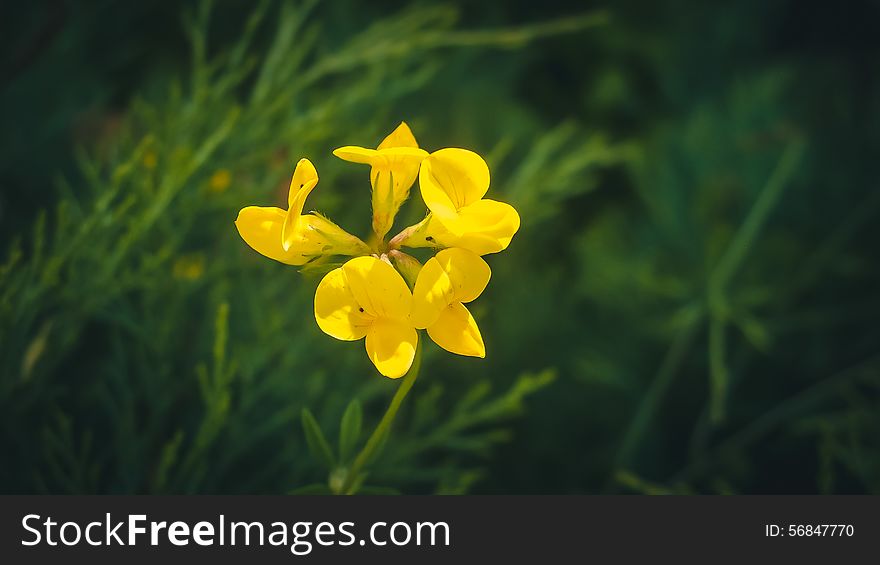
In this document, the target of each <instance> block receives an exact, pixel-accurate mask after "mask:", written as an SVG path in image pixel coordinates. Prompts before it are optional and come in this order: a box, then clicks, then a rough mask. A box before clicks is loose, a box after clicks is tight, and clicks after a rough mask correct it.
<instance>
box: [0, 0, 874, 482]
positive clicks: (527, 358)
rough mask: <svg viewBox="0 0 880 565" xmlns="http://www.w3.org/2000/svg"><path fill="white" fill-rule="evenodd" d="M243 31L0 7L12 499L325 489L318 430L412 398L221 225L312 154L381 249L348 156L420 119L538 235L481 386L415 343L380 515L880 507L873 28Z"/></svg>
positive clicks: (521, 245)
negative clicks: (304, 415)
mask: <svg viewBox="0 0 880 565" xmlns="http://www.w3.org/2000/svg"><path fill="white" fill-rule="evenodd" d="M254 5H255V3H251V2H243V1H236V2H218V3H217V4H216V5H215V6H214V8H213V10H212V11H211V13H210V17H209V18H208V19H206V20H205V21H206V22H207V23H205V24H204V25H202V24H199V23H197V22H198V20H199V16H198V14H199V6H198V5H197V4H195V3H191V2H161V3H135V2H121V1H109V0H107V1H97V2H89V3H85V2H84V3H79V2H44V3H39V2H34V3H24V2H22V3H16V4H15V5H12V4H4V6H3V7H2V8H0V10H2V17H0V45H2V51H0V52H2V59H0V61H2V66H0V123H2V136H0V240H2V249H3V255H2V257H3V263H5V264H7V267H5V268H3V269H2V271H0V363H2V365H0V422H2V430H0V461H2V463H0V489H2V490H3V491H4V492H16V493H17V492H52V493H60V492H137V493H141V492H219V493H227V492H228V493H235V492H289V491H291V490H294V489H297V488H300V487H303V486H307V489H306V490H310V491H314V492H320V491H321V489H322V488H323V487H322V486H320V485H322V484H324V483H325V482H326V480H327V476H328V471H327V470H326V469H324V468H323V467H322V464H321V462H320V460H319V458H316V457H314V456H313V455H311V454H310V452H309V450H308V449H307V448H306V445H305V443H306V442H305V439H304V435H303V430H302V427H301V425H300V412H301V410H302V409H303V408H308V409H309V410H310V411H311V412H312V413H314V414H315V417H316V418H317V420H318V421H319V422H320V425H321V427H322V428H323V430H324V433H325V434H326V435H327V436H328V438H330V439H331V440H332V441H331V442H333V443H335V438H336V435H337V432H338V430H339V428H340V423H339V422H340V418H341V416H342V414H343V412H344V410H345V408H346V406H347V405H348V404H349V402H350V401H351V400H352V399H358V400H359V401H360V402H361V403H362V404H363V410H364V432H363V433H362V434H361V435H360V436H359V439H360V440H361V441H362V440H363V439H364V437H365V434H366V433H368V432H369V430H370V429H371V428H372V427H373V426H374V425H375V423H376V422H377V421H378V418H379V417H380V416H381V414H382V412H383V410H384V407H385V405H386V404H387V401H388V399H389V398H390V396H391V395H392V394H393V390H394V387H395V386H396V383H394V382H391V381H388V380H385V379H382V378H381V377H379V376H378V375H376V374H375V373H374V371H373V369H372V367H371V366H370V365H369V362H368V360H367V359H366V356H365V355H364V354H363V350H362V345H361V344H348V343H341V342H336V341H334V340H332V339H330V338H329V337H326V336H324V335H322V334H321V333H320V331H319V330H318V329H317V328H316V326H315V322H314V319H313V317H312V311H311V299H312V295H313V292H314V287H315V285H316V278H315V276H314V275H311V276H309V275H308V274H307V275H306V276H301V275H300V274H298V273H297V272H296V270H295V269H294V268H291V267H286V266H282V265H277V264H272V263H271V262H270V261H268V260H265V259H263V258H261V257H259V256H257V255H256V254H255V253H253V252H252V251H250V250H249V249H248V248H246V246H245V245H244V243H243V242H242V241H241V240H240V239H239V238H238V236H237V234H236V233H235V230H234V227H233V225H232V219H233V218H234V217H235V214H236V213H237V210H238V209H239V208H241V207H243V206H246V205H251V204H259V205H270V204H274V203H280V202H281V201H282V199H283V196H282V193H281V192H280V189H279V187H283V184H284V182H285V177H287V176H288V175H289V174H290V172H291V168H292V164H293V163H295V162H296V160H297V159H298V158H300V157H302V156H307V157H309V158H310V159H312V160H313V161H314V162H315V164H316V166H317V168H318V170H319V172H320V173H321V183H320V184H319V186H318V188H317V189H316V191H315V195H314V196H313V197H312V198H313V199H314V202H313V201H312V199H310V202H309V205H310V206H314V207H316V208H318V209H319V210H321V211H322V212H326V213H327V214H328V215H329V216H330V217H332V218H333V219H334V220H335V221H337V223H339V224H340V225H342V226H343V227H345V228H346V229H349V230H350V231H352V232H354V233H357V234H359V235H362V236H363V235H365V231H366V230H367V228H368V225H369V204H368V202H369V200H368V196H367V190H368V185H367V184H366V183H367V175H366V169H362V168H360V167H357V166H354V165H349V164H345V163H341V162H339V161H338V160H335V159H334V158H333V157H332V155H331V151H332V149H333V148H335V147H337V146H340V145H347V144H356V145H364V146H371V145H375V144H376V143H378V142H379V140H381V138H382V137H383V136H384V135H385V134H387V133H388V132H389V131H391V129H393V127H394V126H396V125H397V123H398V122H399V121H400V120H406V121H407V122H408V123H410V125H411V126H412V127H413V130H414V132H415V135H416V136H417V138H418V139H419V141H420V143H421V145H422V146H423V147H425V148H426V149H428V150H434V149H437V148H440V147H446V146H463V147H467V148H470V149H473V150H475V151H477V152H479V153H481V154H482V155H484V156H486V158H487V160H488V162H489V164H490V166H491V168H492V175H493V182H492V188H491V189H490V196H492V197H495V198H498V199H501V200H506V201H509V202H511V203H512V204H514V205H515V206H516V207H517V209H518V210H519V211H520V214H521V216H522V219H523V226H522V229H521V231H520V232H519V234H518V235H517V236H516V238H515V239H514V242H513V244H512V245H511V246H510V248H509V249H508V250H507V251H505V252H504V253H501V254H498V255H494V256H490V257H488V260H489V263H490V264H491V266H492V268H493V279H492V283H491V285H490V287H489V289H488V290H487V292H486V293H485V294H484V295H483V296H482V297H481V298H480V299H479V300H478V301H477V302H476V303H475V305H474V308H472V310H473V311H474V313H475V315H476V317H477V319H478V321H479V323H480V327H481V329H482V332H483V335H484V337H485V340H486V344H487V349H488V356H487V358H486V359H485V360H482V361H478V360H471V359H462V358H455V357H453V356H451V355H448V354H446V353H445V352H442V351H440V350H439V349H437V348H436V347H433V346H430V347H428V348H427V351H426V357H425V367H424V369H423V371H424V372H423V374H422V376H421V377H420V379H419V381H418V382H417V383H416V386H415V388H414V390H413V392H412V396H411V397H410V398H409V399H408V403H407V405H406V407H405V409H404V410H403V411H402V414H401V416H400V417H399V419H398V420H397V422H396V423H395V429H394V434H393V435H392V436H391V438H390V439H389V441H388V444H387V445H386V447H385V450H384V452H383V454H382V457H381V458H380V459H379V460H378V461H377V462H376V464H375V466H374V467H373V469H372V471H371V474H370V477H369V478H368V481H367V482H368V483H369V487H370V489H373V491H374V492H391V491H398V492H405V493H421V492H450V493H452V492H456V493H457V492H480V493H594V492H647V493H663V492H699V493H861V492H871V493H874V492H878V491H880V397H878V386H880V330H878V328H877V317H878V314H880V296H878V283H880V276H878V275H880V269H878V264H877V257H878V254H877V242H878V241H880V233H878V232H880V229H878V212H880V186H878V178H877V156H878V154H880V153H878V150H880V144H878V132H880V119H878V118H880V90H878V81H880V57H878V55H880V35H878V34H877V33H876V22H877V21H878V17H880V9H878V6H877V4H876V3H870V2H864V3H861V2H842V3H837V4H829V3H821V2H803V1H794V0H791V1H778V2H760V1H738V2H718V3H711V4H709V3H703V2H689V1H663V2H635V1H622V2H608V3H596V2H584V3H578V2H554V1H543V2H462V3H460V4H455V3H452V4H438V3H432V2H413V3H407V2H362V3H356V2H350V1H341V2H325V3H323V4H321V5H319V6H317V7H316V8H315V9H313V10H312V11H310V12H309V14H308V16H307V17H306V18H305V20H304V26H303V27H301V28H298V30H297V31H296V32H295V33H293V34H292V35H291V36H290V38H291V41H290V42H289V44H287V45H286V47H285V46H282V47H280V48H278V50H277V51H275V53H276V56H277V55H280V57H278V60H277V61H275V62H274V63H272V64H271V65H269V64H267V60H271V56H269V57H268V58H267V53H271V52H273V51H272V49H273V47H272V46H273V41H275V39H274V38H275V37H277V36H276V28H277V27H278V23H279V22H281V23H282V27H283V25H284V24H283V22H285V21H288V20H286V19H285V17H286V16H285V15H284V14H285V13H287V12H285V10H287V9H288V8H290V7H291V6H294V5H288V7H287V8H284V7H282V3H270V4H268V7H267V11H266V14H265V17H264V18H263V19H262V20H261V21H260V22H259V23H258V24H257V26H256V27H255V28H254V35H253V41H252V44H251V45H250V47H249V48H248V51H247V52H246V53H247V54H246V55H244V56H242V58H241V59H239V60H235V61H232V62H231V61H230V60H229V59H228V58H224V57H226V56H227V55H228V54H229V53H230V51H231V50H234V49H235V46H236V45H238V42H239V40H240V37H241V35H242V29H243V26H244V22H245V20H246V19H247V18H248V17H249V15H250V14H251V12H252V11H253V6H254ZM288 11H289V14H288V16H290V14H293V13H294V12H296V9H295V8H294V9H290V10H288ZM599 12H601V14H604V15H601V14H600V15H599V16H597V19H596V20H594V22H598V21H601V22H602V23H601V24H599V25H592V26H588V27H585V28H584V29H578V30H569V31H568V32H565V33H562V31H564V30H563V29H562V28H564V26H565V22H566V21H568V22H576V21H579V20H578V19H577V18H578V17H580V15H582V14H584V13H594V14H596V13H599ZM546 21H552V22H555V23H552V24H550V26H549V28H550V31H551V32H552V33H550V34H549V35H548V36H546V37H540V38H534V40H532V41H521V40H520V39H522V37H523V36H521V35H519V36H518V35H516V33H517V32H514V37H513V39H511V35H510V32H509V31H507V32H506V31H504V30H508V29H509V28H523V29H526V30H532V31H534V30H535V29H536V28H534V27H530V26H534V25H536V24H540V22H546ZM187 22H196V23H187ZM560 22H561V23H560ZM200 26H201V27H200ZM205 26H206V27H205ZM313 26H314V27H313ZM370 26H380V27H374V28H370ZM381 26H385V27H381ZM560 26H562V27H560ZM575 27H577V26H575ZM187 29H189V30H191V31H192V30H196V40H198V33H199V32H198V30H207V32H208V35H207V38H208V39H207V42H206V56H207V58H208V60H213V58H214V57H220V58H221V59H220V60H222V61H223V62H222V64H220V65H219V66H217V67H212V68H210V69H209V68H208V67H206V66H204V65H203V66H199V65H198V64H196V65H195V66H194V65H193V61H192V57H191V48H190V45H191V41H192V37H188V34H187V33H186V30H187ZM309 29H313V30H315V31H312V32H309V31H308V30H309ZM365 29H368V31H367V32H364V30H365ZM538 29H540V28H538ZM473 30H494V31H491V32H489V33H486V34H484V35H479V34H477V35H467V33H469V32H470V31H473ZM499 30H500V31H499ZM362 32H364V33H367V35H365V36H362V37H361V39H359V40H358V39H355V41H361V43H360V44H356V43H355V44H352V43H351V41H352V38H356V36H357V34H359V33H362ZM310 33H313V34H314V35H313V36H312V37H311V39H308V37H309V34H310ZM370 34H372V35H370ZM456 34H463V35H456ZM426 36H430V37H432V38H435V39H436V40H437V41H436V42H435V43H434V44H432V45H427V46H426V45H425V44H420V43H419V41H420V40H423V39H424V38H425V37H426ZM475 37H476V38H477V40H474V38H475ZM310 41H313V42H310ZM386 41H387V42H390V44H392V45H398V46H402V48H401V49H398V50H394V49H392V50H390V51H382V49H381V46H382V45H384V43H383V42H386ZM307 43H308V46H309V47H308V48H305V47H303V46H304V45H306V44H307ZM464 43H467V45H464ZM275 45H276V46H277V45H278V44H277V43H275ZM377 45H378V46H379V48H377V47H376V46H377ZM298 48H302V49H303V51H302V52H301V53H299V52H297V51H296V49H298ZM373 48H376V49H378V53H379V54H378V55H376V57H375V58H367V59H366V60H357V55H358V54H363V53H371V51H370V49H373ZM294 53H299V54H300V55H302V58H301V59H296V57H297V56H298V55H295V54H294ZM248 61H250V62H251V63H252V64H253V65H254V66H253V67H247V64H248ZM327 61H335V62H336V63H339V62H340V61H341V63H340V64H339V65H338V66H336V67H332V65H331V67H332V69H331V71H330V72H327V73H326V74H324V75H321V76H320V77H318V78H317V79H314V80H312V79H310V78H308V77H309V76H310V75H309V73H310V72H313V70H314V69H315V68H322V67H321V65H325V64H326V62H327ZM334 64H335V63H334ZM273 65H274V66H273ZM261 68H262V69H264V71H262V74H261V71H260V69H261ZM237 73H240V74H237ZM233 76H234V77H235V78H234V80H232V79H229V80H231V81H232V83H231V84H232V86H231V87H230V88H226V89H224V88H222V87H221V86H220V84H221V83H222V81H223V80H225V79H224V77H226V78H227V79H228V78H229V77H233ZM261 77H262V78H261ZM260 84H263V85H265V86H264V88H265V95H264V96H263V97H262V98H259V97H258V96H256V95H255V94H254V92H256V91H257V90H259V88H261V87H260V86H259V85H260ZM300 84H303V85H305V86H303V87H302V88H299V87H298V85H300ZM175 85H176V86H175ZM175 92H177V93H179V94H175ZM258 99H259V100H258ZM254 100H258V102H254ZM273 100H280V102H279V103H278V105H277V107H272V106H271V104H272V103H273ZM235 108H243V110H241V113H240V114H236V115H237V116H238V117H237V118H236V117H235V116H232V114H233V113H234V112H236V110H235ZM272 108H274V109H272ZM273 112H274V113H273ZM230 116H232V117H230ZM227 118H228V119H230V120H232V121H230V122H229V123H230V124H232V125H231V126H230V129H229V130H224V133H223V135H221V136H218V137H217V139H218V143H217V144H216V146H214V145H212V146H211V148H210V151H208V152H207V154H206V156H205V158H204V159H202V158H200V157H199V152H198V148H199V147H202V146H203V145H204V144H205V143H206V140H209V139H212V137H211V136H212V135H214V134H216V132H217V131H218V128H219V129H223V124H224V123H226V122H225V121H224V120H226V119H227ZM146 153H150V154H152V155H154V156H156V158H157V161H158V165H157V166H156V167H155V168H150V167H146V166H145V165H144V164H143V163H144V161H143V156H144V155H145V154H146ZM120 167H121V168H120ZM220 169H227V170H229V171H230V172H231V174H232V179H233V182H232V184H231V186H230V187H229V188H228V189H227V190H226V191H224V192H222V193H220V194H217V193H213V192H211V191H210V190H207V189H206V186H207V185H208V183H209V181H208V179H210V177H211V175H212V174H213V173H214V172H215V171H217V170H220ZM182 171H186V172H185V173H183V172H182ZM163 182H167V184H166V185H163ZM163 186H165V187H166V188H167V191H168V192H167V197H168V200H167V202H166V201H164V200H162V199H163V198H165V196H163V194H165V193H163V190H165V189H163V188H162V187H163ZM417 194H418V193H417V191H414V198H413V199H411V205H409V207H408V208H407V209H406V210H405V214H404V217H403V218H399V219H398V226H399V227H404V226H405V225H406V221H410V222H411V221H415V220H417V219H419V218H420V215H421V214H422V213H423V211H422V210H423V208H420V205H421V203H420V201H419V200H420V199H419V198H418V195H417ZM157 202H159V203H161V207H158V205H157V204H156V203H157ZM154 205H156V206H157V211H158V212H157V214H156V215H151V214H152V212H151V210H152V206H154ZM59 210H60V212H59ZM41 211H44V212H43V214H44V215H42V216H41ZM59 214H60V215H59ZM181 258H183V259H181ZM181 260H183V262H184V264H185V263H186V262H187V261H190V262H195V263H197V264H199V265H202V269H203V272H202V273H201V275H200V276H198V277H196V278H195V279H188V278H186V277H185V276H183V277H181V276H180V275H179V274H178V275H177V276H175V274H174V273H175V265H177V266H178V271H179V269H180V265H181ZM225 332H228V339H224V338H223V336H224V335H225ZM218 335H219V337H218ZM199 374H202V375H203V377H201V378H202V380H201V381H200V380H199V377H198V375H199ZM334 449H335V447H334ZM309 485H311V486H309Z"/></svg>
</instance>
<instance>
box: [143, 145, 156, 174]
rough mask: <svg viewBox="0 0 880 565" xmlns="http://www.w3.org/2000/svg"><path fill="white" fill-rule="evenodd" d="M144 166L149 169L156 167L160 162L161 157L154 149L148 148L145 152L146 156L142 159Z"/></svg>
mask: <svg viewBox="0 0 880 565" xmlns="http://www.w3.org/2000/svg"><path fill="white" fill-rule="evenodd" d="M142 162H143V164H144V167H146V168H148V169H155V168H156V165H157V164H158V163H159V157H158V156H156V152H155V151H153V150H152V149H148V150H147V152H146V153H144V157H143V159H142Z"/></svg>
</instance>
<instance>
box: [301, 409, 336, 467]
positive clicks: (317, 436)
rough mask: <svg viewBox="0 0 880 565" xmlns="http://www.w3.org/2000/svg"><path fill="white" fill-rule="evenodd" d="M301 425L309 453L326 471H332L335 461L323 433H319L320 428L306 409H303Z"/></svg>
mask: <svg viewBox="0 0 880 565" xmlns="http://www.w3.org/2000/svg"><path fill="white" fill-rule="evenodd" d="M302 424H303V431H305V434H306V443H307V444H308V446H309V451H311V452H312V455H314V456H315V457H317V458H318V459H320V460H321V461H323V462H324V463H325V464H326V465H327V468H328V469H333V468H334V467H335V466H336V461H335V459H334V457H333V452H332V451H331V450H330V444H328V443H327V439H326V438H325V437H324V432H322V431H321V427H320V426H319V425H318V422H317V421H316V420H315V417H314V416H312V413H311V412H309V409H308V408H303V411H302Z"/></svg>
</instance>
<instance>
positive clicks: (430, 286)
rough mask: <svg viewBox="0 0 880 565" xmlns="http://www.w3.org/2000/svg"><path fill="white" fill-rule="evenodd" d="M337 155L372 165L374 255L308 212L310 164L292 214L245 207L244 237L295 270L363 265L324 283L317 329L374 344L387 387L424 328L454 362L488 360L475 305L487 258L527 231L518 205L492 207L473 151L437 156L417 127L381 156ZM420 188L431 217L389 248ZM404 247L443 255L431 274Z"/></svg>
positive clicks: (303, 164)
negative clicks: (423, 144) (421, 142)
mask: <svg viewBox="0 0 880 565" xmlns="http://www.w3.org/2000/svg"><path fill="white" fill-rule="evenodd" d="M333 154H334V155H336V156H337V157H339V158H341V159H344V160H346V161H351V162H354V163H363V164H366V165H370V184H371V186H372V204H373V224H372V225H373V232H374V233H375V236H376V237H375V241H376V242H377V243H376V244H375V246H374V247H373V248H371V247H369V246H368V245H366V244H365V243H364V242H363V241H362V240H360V239H359V238H357V237H355V236H353V235H351V234H349V233H347V232H346V231H345V230H343V229H342V228H340V227H339V226H337V225H336V224H334V223H333V222H331V221H330V220H328V219H327V218H325V217H323V216H321V215H318V214H316V213H314V212H312V213H309V214H303V213H302V211H303V207H304V205H305V200H306V197H307V196H308V195H309V193H310V192H311V191H312V190H313V189H314V188H315V186H316V185H317V184H318V173H317V171H316V170H315V167H314V166H313V165H312V163H311V162H310V161H308V160H307V159H302V160H300V162H299V163H298V164H297V166H296V170H295V171H294V173H293V179H292V181H291V183H290V192H289V196H288V209H287V210H282V209H280V208H265V207H257V206H250V207H247V208H244V209H242V210H241V212H239V215H238V219H237V220H236V221H235V225H236V227H237V228H238V232H239V234H241V237H242V238H243V239H244V240H245V242H247V244H248V245H250V246H251V247H252V248H253V249H254V250H256V251H257V252H259V253H261V254H262V255H265V256H266V257H269V258H270V259H275V260H276V261H281V262H282V263H287V264H289V265H305V264H307V263H310V262H312V261H315V260H317V259H320V258H324V257H329V256H334V255H344V256H350V257H353V258H352V259H349V260H348V261H347V262H345V263H344V264H343V265H342V266H341V267H339V268H337V269H334V270H332V271H330V272H329V273H327V275H326V276H325V277H324V279H323V280H322V281H321V282H320V284H319V285H318V289H317V291H316V292H315V319H316V320H317V322H318V326H319V327H320V328H321V330H323V331H324V332H325V333H326V334H328V335H330V336H332V337H335V338H337V339H340V340H346V341H355V340H359V339H362V338H366V340H365V342H366V349H367V355H368V356H369V358H370V360H371V361H372V362H373V364H374V365H375V366H376V368H377V369H378V370H379V372H380V373H381V374H383V375H385V376H386V377H391V378H398V377H402V376H403V375H404V374H406V372H407V371H408V370H409V368H410V366H411V365H412V363H413V359H414V357H415V352H416V345H417V344H418V339H419V334H418V330H421V329H424V330H426V331H427V333H428V335H429V336H430V337H431V339H432V340H433V341H434V342H435V343H436V344H437V345H439V346H440V347H442V348H443V349H445V350H447V351H449V352H451V353H456V354H458V355H467V356H472V357H485V356H486V348H485V345H484V344H483V338H482V336H481V335H480V330H479V328H478V327H477V323H476V321H475V320H474V318H473V316H472V315H471V313H470V312H469V311H468V309H467V308H466V307H465V306H464V305H465V304H466V303H468V302H471V301H472V300H475V299H476V298H477V297H479V296H480V294H482V292H483V290H484V289H485V288H486V285H487V284H488V283H489V277H490V275H491V270H490V269H489V265H488V264H486V261H484V260H483V258H482V256H483V255H487V254H489V253H497V252H499V251H502V250H503V249H506V248H507V246H508V245H509V244H510V241H511V239H512V238H513V235H514V234H515V233H516V231H517V230H518V229H519V223H520V220H519V214H517V212H516V210H515V209H514V208H513V207H512V206H510V205H509V204H505V203H503V202H498V201H495V200H490V199H487V198H483V197H484V196H485V195H486V192H487V191H488V189H489V167H488V166H487V165H486V162H485V161H484V160H483V158H482V157H480V156H479V155H477V154H476V153H474V152H472V151H468V150H466V149H458V148H447V149H440V150H438V151H435V152H433V153H430V154H429V153H428V152H427V151H425V150H423V149H420V148H419V146H418V143H417V142H416V139H415V137H414V136H413V134H412V132H411V131H410V129H409V127H408V126H407V125H406V124H405V123H401V124H400V125H399V126H398V127H397V129H395V130H394V131H393V132H391V134H390V135H388V137H386V138H385V139H384V140H383V141H382V143H380V144H379V146H378V147H377V148H376V149H367V148H364V147H355V146H347V147H340V148H339V149H337V150H335V151H334V152H333ZM416 179H418V181H419V189H420V191H421V195H422V199H423V200H424V202H425V205H426V206H427V208H428V214H427V216H426V217H425V219H424V220H423V221H421V222H419V223H418V224H416V225H414V226H410V227H408V228H406V229H404V230H403V231H402V232H400V233H399V234H397V235H396V236H394V237H393V238H391V239H390V240H389V241H387V242H386V241H385V237H386V235H387V234H388V232H389V231H390V230H391V227H392V225H393V224H394V218H395V216H396V215H397V211H398V210H399V209H400V206H401V205H402V204H403V202H404V201H405V200H406V199H407V197H408V196H409V192H410V188H411V187H412V186H413V184H415V182H416ZM401 247H412V248H420V247H421V248H432V249H438V250H439V251H438V252H437V253H436V255H435V256H434V257H432V258H430V259H429V260H428V261H427V262H426V263H425V265H424V266H422V265H421V264H419V262H418V261H417V260H416V259H415V258H414V257H412V256H410V255H408V254H406V253H404V252H403V251H401V250H400V248H401Z"/></svg>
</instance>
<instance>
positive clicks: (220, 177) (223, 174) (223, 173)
mask: <svg viewBox="0 0 880 565" xmlns="http://www.w3.org/2000/svg"><path fill="white" fill-rule="evenodd" d="M230 184H232V173H230V172H229V171H228V170H227V169H219V170H218V171H216V172H215V173H214V174H213V175H211V178H210V180H208V188H209V189H210V190H211V192H224V191H225V190H226V189H227V188H229V185H230Z"/></svg>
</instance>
